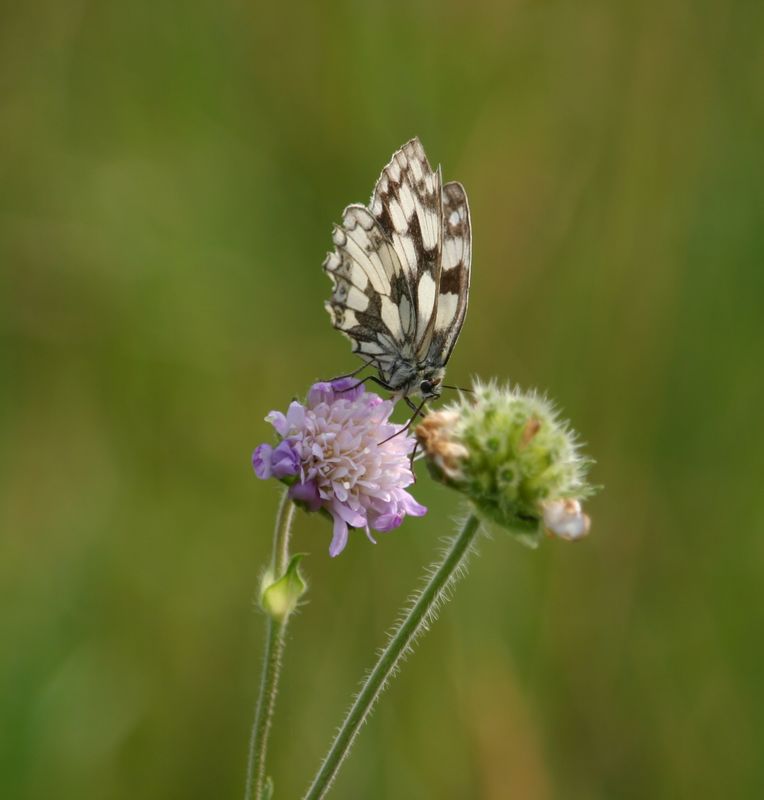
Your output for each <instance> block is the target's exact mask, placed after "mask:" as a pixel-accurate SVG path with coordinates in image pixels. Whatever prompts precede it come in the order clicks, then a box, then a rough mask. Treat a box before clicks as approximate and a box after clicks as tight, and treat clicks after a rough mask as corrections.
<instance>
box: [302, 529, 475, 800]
mask: <svg viewBox="0 0 764 800" xmlns="http://www.w3.org/2000/svg"><path fill="white" fill-rule="evenodd" d="M479 528H480V521H479V520H478V518H477V517H476V516H475V515H474V514H471V515H470V516H469V517H468V518H467V520H466V522H465V523H464V526H463V528H462V530H461V532H460V533H459V534H458V535H457V536H456V537H455V538H454V539H452V541H451V544H450V546H449V548H448V550H447V551H446V553H445V555H444V556H443V558H442V560H441V561H440V562H438V563H436V564H435V565H434V566H433V567H432V569H431V570H430V571H429V578H428V580H427V583H426V585H425V587H424V588H423V589H422V590H421V591H420V592H419V593H418V594H417V595H416V599H415V600H414V602H413V604H412V605H411V606H410V608H409V609H408V611H407V612H406V614H405V617H404V618H403V620H402V621H401V622H400V623H399V624H398V626H397V627H396V628H395V630H394V631H393V634H392V636H391V637H390V641H389V642H388V643H387V646H386V647H385V648H384V650H383V651H382V653H381V655H380V656H379V659H378V660H377V663H376V664H375V665H374V667H373V669H372V670H371V672H370V673H369V676H368V677H367V678H366V680H365V681H364V683H363V686H362V688H361V691H360V692H359V693H358V695H357V696H356V698H355V702H354V703H353V705H352V707H351V709H350V711H349V712H348V713H347V716H346V717H345V719H344V721H343V723H342V726H341V727H340V729H339V731H338V733H337V735H336V736H335V738H334V741H333V742H332V745H331V747H330V749H329V752H328V753H327V755H326V757H325V758H324V760H323V762H322V764H321V766H320V768H319V770H318V773H317V774H316V777H315V778H314V779H313V783H312V784H311V786H310V788H309V789H308V791H307V793H306V794H305V796H304V800H320V798H323V797H325V796H326V793H327V792H328V791H329V789H330V787H331V785H332V783H333V782H334V779H335V778H336V777H337V773H338V771H339V769H340V767H341V766H342V762H343V761H344V760H345V759H346V758H347V756H348V754H349V752H350V748H351V747H352V746H353V742H354V741H355V738H356V736H358V733H359V731H360V730H361V727H362V726H363V724H364V722H366V720H367V719H368V717H369V715H370V713H371V711H372V709H373V708H374V704H375V703H376V702H377V699H378V698H379V696H380V695H381V694H382V692H383V691H384V689H385V688H386V686H387V684H388V682H389V680H390V678H392V677H393V676H394V675H395V673H396V672H397V670H398V668H399V667H400V664H401V663H402V661H403V660H404V659H405V657H406V656H407V655H408V654H409V653H410V652H412V649H413V646H414V644H415V642H416V640H417V638H418V637H419V635H420V634H421V633H423V632H424V631H425V630H426V629H427V627H428V626H429V624H430V623H431V622H432V621H433V620H434V618H435V616H436V615H437V611H438V608H439V606H440V604H441V603H442V602H443V601H444V600H446V599H447V597H448V591H449V589H450V588H451V587H452V586H453V584H454V583H455V582H456V581H457V580H458V579H459V577H460V576H461V575H462V573H463V571H464V568H465V567H466V564H467V561H468V559H469V556H470V553H471V552H472V549H473V543H474V540H475V537H476V536H477V533H478V530H479Z"/></svg>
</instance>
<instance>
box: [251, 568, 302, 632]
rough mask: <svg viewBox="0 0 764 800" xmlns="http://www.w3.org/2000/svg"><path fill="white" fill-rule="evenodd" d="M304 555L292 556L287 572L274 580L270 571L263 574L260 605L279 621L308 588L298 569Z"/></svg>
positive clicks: (294, 606)
mask: <svg viewBox="0 0 764 800" xmlns="http://www.w3.org/2000/svg"><path fill="white" fill-rule="evenodd" d="M302 556H303V554H302V553H298V554H297V555H294V556H292V558H291V560H290V561H289V565H288V566H287V568H286V572H285V573H284V574H283V575H282V576H281V577H280V578H278V579H276V580H274V576H273V575H272V574H270V573H266V574H265V575H264V576H263V580H262V584H261V589H260V605H261V606H262V608H263V610H264V611H265V612H266V613H267V614H269V615H270V616H271V617H273V619H275V620H276V621H277V622H284V620H286V618H287V617H288V616H289V615H290V614H291V613H292V612H293V611H294V610H295V608H296V607H297V603H298V601H299V600H300V598H301V597H302V595H303V594H305V590H306V589H307V588H308V587H307V584H306V583H305V581H304V580H303V578H302V575H300V570H299V569H298V567H299V565H300V560H301V559H302Z"/></svg>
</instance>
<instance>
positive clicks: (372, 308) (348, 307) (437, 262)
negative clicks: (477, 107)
mask: <svg viewBox="0 0 764 800" xmlns="http://www.w3.org/2000/svg"><path fill="white" fill-rule="evenodd" d="M332 238H333V241H334V246H335V249H334V251H333V252H332V253H329V254H328V256H327V258H326V260H325V261H324V269H325V270H326V271H327V272H328V273H329V275H330V277H331V278H332V281H333V283H334V292H333V294H332V297H331V300H329V301H328V302H327V304H326V305H327V309H328V311H329V313H330V315H331V317H332V322H333V324H334V327H335V328H337V329H338V330H340V331H342V332H343V333H344V334H346V335H347V336H348V338H349V339H350V341H351V342H352V347H353V351H354V352H356V353H358V355H360V356H361V357H362V358H363V359H364V360H365V361H367V362H368V363H370V364H371V365H373V366H374V367H376V369H377V370H378V372H379V378H380V382H381V383H383V384H384V385H385V386H386V387H388V388H389V389H390V390H391V391H393V392H394V393H396V394H398V395H399V396H404V397H407V396H408V395H410V394H413V393H414V392H417V391H419V392H421V393H422V394H423V395H425V396H436V395H437V394H438V392H437V391H436V388H435V387H437V386H438V384H439V383H440V382H441V380H442V377H443V374H444V371H445V366H446V363H447V362H448V359H449V357H450V355H451V351H452V350H453V347H454V344H455V343H456V339H457V337H458V336H459V331H460V330H461V327H462V324H463V322H464V316H465V314H466V311H467V300H468V294H469V283H470V256H471V233H470V215H469V207H468V204H467V196H466V194H465V192H464V188H463V187H462V186H461V184H459V183H455V182H452V183H447V184H445V185H443V184H442V181H441V174H440V168H438V170H437V171H434V170H433V169H432V168H431V167H430V164H429V162H428V160H427V156H426V155H425V152H424V149H423V147H422V145H421V143H420V141H419V139H412V140H411V141H409V142H407V143H406V144H405V145H403V147H401V148H400V150H398V151H396V152H395V153H394V154H393V157H392V159H391V160H390V163H389V164H388V165H387V166H386V167H385V168H384V169H383V170H382V174H381V175H380V177H379V180H378V181H377V185H376V187H375V189H374V192H373V194H372V197H371V202H370V204H369V207H368V208H367V207H365V206H362V205H358V204H356V205H351V206H348V207H347V208H346V209H345V211H344V213H343V217H342V224H341V225H337V226H335V228H334V233H333V237H332Z"/></svg>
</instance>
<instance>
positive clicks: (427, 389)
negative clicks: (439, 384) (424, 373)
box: [419, 381, 432, 395]
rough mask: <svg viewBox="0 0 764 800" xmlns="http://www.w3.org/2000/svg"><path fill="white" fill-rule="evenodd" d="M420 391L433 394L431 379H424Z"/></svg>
mask: <svg viewBox="0 0 764 800" xmlns="http://www.w3.org/2000/svg"><path fill="white" fill-rule="evenodd" d="M419 391H420V392H421V393H422V394H424V395H427V394H432V383H431V382H430V381H422V382H421V383H420V384H419Z"/></svg>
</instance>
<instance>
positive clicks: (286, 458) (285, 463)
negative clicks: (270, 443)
mask: <svg viewBox="0 0 764 800" xmlns="http://www.w3.org/2000/svg"><path fill="white" fill-rule="evenodd" d="M271 465H272V468H273V477H274V478H279V479H281V478H286V477H287V475H296V474H297V473H298V472H299V471H300V462H299V460H298V458H297V453H296V452H295V451H294V448H293V446H292V443H291V442H290V441H289V439H285V440H284V441H283V442H281V443H280V444H279V445H278V446H277V447H276V449H275V450H274V451H273V455H272V456H271Z"/></svg>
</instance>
